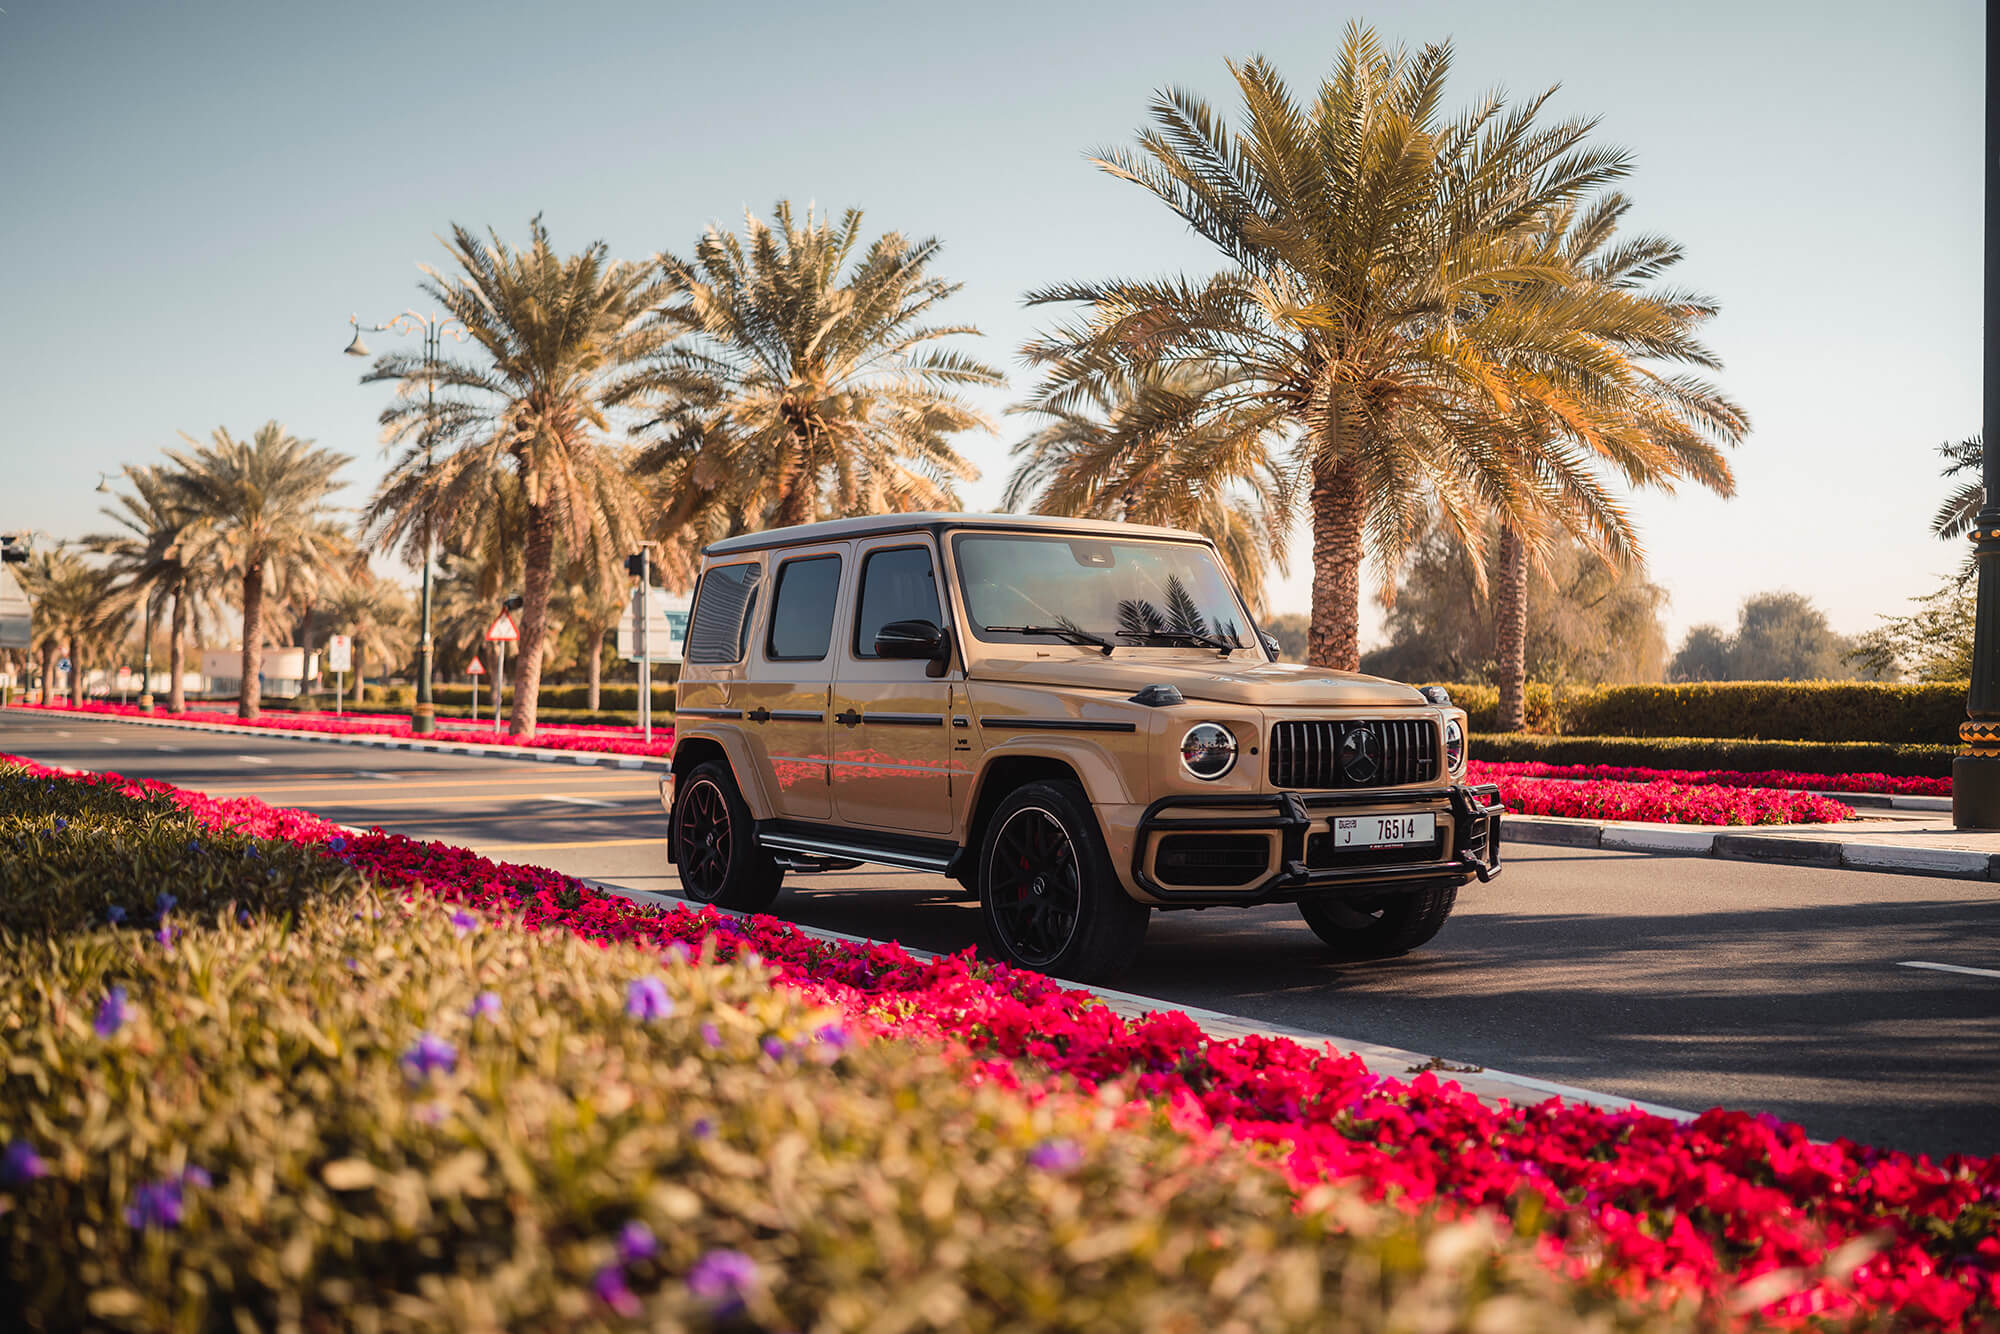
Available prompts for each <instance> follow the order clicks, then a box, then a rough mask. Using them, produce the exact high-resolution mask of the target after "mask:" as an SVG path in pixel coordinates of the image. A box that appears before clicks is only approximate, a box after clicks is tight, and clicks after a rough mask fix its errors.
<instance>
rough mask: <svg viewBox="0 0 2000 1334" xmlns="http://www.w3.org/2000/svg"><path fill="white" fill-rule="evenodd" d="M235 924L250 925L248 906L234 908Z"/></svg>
mask: <svg viewBox="0 0 2000 1334" xmlns="http://www.w3.org/2000/svg"><path fill="white" fill-rule="evenodd" d="M236 925H238V926H248V925H250V910H249V909H248V908H238V909H237V910H236Z"/></svg>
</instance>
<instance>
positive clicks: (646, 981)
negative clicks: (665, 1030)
mask: <svg viewBox="0 0 2000 1334" xmlns="http://www.w3.org/2000/svg"><path fill="white" fill-rule="evenodd" d="M673 1012H674V999H673V997H671V996H669V995H668V994H667V985H666V983H664V982H662V981H660V979H659V978H657V977H642V978H639V979H638V980H637V981H635V982H633V983H632V984H631V985H630V986H628V987H626V988H625V1013H626V1014H629V1015H631V1016H632V1017H633V1018H634V1019H664V1018H666V1017H667V1016H668V1015H670V1014H672V1013H673Z"/></svg>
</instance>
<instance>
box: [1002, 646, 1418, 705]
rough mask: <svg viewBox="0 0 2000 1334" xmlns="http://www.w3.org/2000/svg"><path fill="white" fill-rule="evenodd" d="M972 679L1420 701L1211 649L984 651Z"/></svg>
mask: <svg viewBox="0 0 2000 1334" xmlns="http://www.w3.org/2000/svg"><path fill="white" fill-rule="evenodd" d="M974 679H975V680H981V681H1004V682H1007V683H1008V684H1011V685H1047V686H1068V687H1072V688H1077V689H1083V690H1115V691H1119V692H1121V693H1124V694H1128V695H1129V694H1133V693H1135V692H1137V691H1138V690H1139V689H1140V688H1141V687H1143V686H1149V685H1153V684H1155V683H1158V684H1161V685H1170V686H1173V687H1175V688H1176V689H1178V690H1179V691H1180V692H1181V694H1182V695H1183V696H1184V697H1186V698H1188V699H1205V700H1215V701H1220V702H1223V703H1229V704H1249V705H1252V706H1258V707H1266V708H1322V709H1346V708H1357V707H1361V708H1382V707H1391V708H1414V707H1417V706H1420V705H1422V704H1424V703H1425V702H1426V701H1425V700H1424V697H1423V696H1422V695H1421V694H1419V693H1417V690H1416V688H1415V687H1413V686H1406V685H1403V684H1401V683H1400V682H1396V681H1385V680H1383V679H1382V678H1381V677H1379V676H1364V675H1362V674H1361V673H1360V672H1337V671H1333V670H1330V669H1328V668H1325V667H1305V666H1301V665H1300V664H1298V663H1295V662H1260V663H1245V664H1243V665H1241V666H1231V665H1230V664H1229V663H1228V662H1226V661H1224V660H1221V659H1218V658H1213V657H1205V658H1202V659H1200V660H1190V659H1187V658H1179V657H1174V658H1166V657H1161V656H1159V655H1156V654H1155V655H1149V656H1147V657H1144V658H1141V657H1138V656H1136V655H1133V656H1124V655H1114V656H1112V657H1109V658H1105V657H1099V656H1096V655H1092V656H1090V657H1084V656H1082V655H1076V656H1070V655H1064V656H1062V657H1055V656H1050V657H1046V658H1043V657H1034V658H1012V657H1008V658H986V659H984V660H983V661H981V662H980V663H979V664H978V665H977V670H976V672H975V673H974Z"/></svg>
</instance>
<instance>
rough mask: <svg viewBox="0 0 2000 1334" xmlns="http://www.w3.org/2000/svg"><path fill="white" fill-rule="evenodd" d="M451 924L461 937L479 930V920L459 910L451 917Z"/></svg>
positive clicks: (461, 909) (463, 910)
mask: <svg viewBox="0 0 2000 1334" xmlns="http://www.w3.org/2000/svg"><path fill="white" fill-rule="evenodd" d="M451 924H452V925H453V926H455V927H457V928H458V934H459V935H461V936H463V935H467V934H469V933H471V932H474V931H477V930H478V929H479V918H478V917H477V916H475V915H474V914H472V913H469V912H467V911H466V910H465V909H463V908H460V909H459V910H458V911H457V912H455V913H453V914H452V915H451Z"/></svg>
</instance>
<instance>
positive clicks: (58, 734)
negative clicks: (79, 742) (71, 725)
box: [56, 732, 70, 736]
mask: <svg viewBox="0 0 2000 1334" xmlns="http://www.w3.org/2000/svg"><path fill="white" fill-rule="evenodd" d="M56 735H57V736H68V735H70V734H69V733H68V732H57V733H56Z"/></svg>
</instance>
